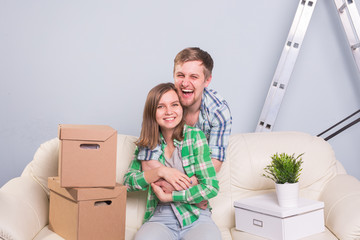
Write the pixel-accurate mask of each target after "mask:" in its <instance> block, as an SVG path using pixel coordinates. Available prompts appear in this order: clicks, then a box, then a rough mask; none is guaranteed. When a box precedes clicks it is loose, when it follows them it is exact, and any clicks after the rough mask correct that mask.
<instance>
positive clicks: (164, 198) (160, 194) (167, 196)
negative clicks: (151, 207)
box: [151, 183, 172, 202]
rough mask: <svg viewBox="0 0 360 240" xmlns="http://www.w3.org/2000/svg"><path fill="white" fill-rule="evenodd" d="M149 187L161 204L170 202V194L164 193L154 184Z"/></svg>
mask: <svg viewBox="0 0 360 240" xmlns="http://www.w3.org/2000/svg"><path fill="white" fill-rule="evenodd" d="M151 187H152V189H153V191H154V193H155V195H156V196H157V198H158V199H159V200H160V201H161V202H172V194H171V193H165V192H164V191H163V190H162V189H161V187H159V186H157V185H156V184H154V183H152V184H151Z"/></svg>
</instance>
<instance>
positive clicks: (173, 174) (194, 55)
mask: <svg viewBox="0 0 360 240" xmlns="http://www.w3.org/2000/svg"><path fill="white" fill-rule="evenodd" d="M212 69H213V60H212V58H211V56H210V55H209V54H208V53H207V52H205V51H203V50H201V49H200V48H186V49H184V50H182V51H181V52H179V53H178V54H177V56H176V57H175V60H174V73H173V74H174V83H175V84H173V83H162V84H159V85H157V86H155V87H154V88H152V89H151V90H150V92H149V93H148V96H147V99H146V102H145V107H144V113H143V122H142V128H141V133H140V137H139V139H138V140H137V142H136V145H137V148H136V151H135V156H134V160H133V161H132V162H131V164H130V166H129V169H128V171H127V173H126V174H125V176H124V184H125V185H126V186H127V190H128V191H137V190H147V191H148V194H147V203H146V212H145V216H144V224H143V225H142V226H141V228H140V229H139V231H138V232H137V234H136V236H135V239H138V240H142V239H146V240H147V239H154V240H155V239H174V240H176V239H221V234H220V231H219V229H218V228H217V226H216V225H215V223H214V222H213V220H212V219H211V207H210V206H209V204H208V200H209V199H210V198H213V197H215V196H216V195H217V193H218V191H219V184H218V180H217V179H216V172H218V171H219V170H220V168H221V164H222V162H223V161H224V160H225V151H226V147H227V145H228V140H229V136H230V133H231V124H232V118H231V114H230V110H229V107H228V105H227V103H226V101H225V100H224V99H222V98H221V97H220V96H219V95H218V94H217V93H216V92H215V91H213V90H210V89H208V88H207V87H208V85H209V84H210V82H211V78H212Z"/></svg>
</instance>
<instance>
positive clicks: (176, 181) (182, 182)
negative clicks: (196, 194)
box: [141, 160, 192, 191]
mask: <svg viewBox="0 0 360 240" xmlns="http://www.w3.org/2000/svg"><path fill="white" fill-rule="evenodd" d="M141 167H142V169H143V171H144V172H151V171H152V170H154V169H157V168H163V167H165V166H164V165H162V164H161V163H160V162H159V161H157V160H149V161H141ZM165 168H167V169H169V171H167V173H169V174H165V175H164V176H162V178H161V179H164V180H165V181H166V182H168V183H169V184H170V185H171V186H172V187H173V189H174V190H176V191H181V190H184V189H187V188H189V187H191V183H192V180H191V179H190V178H189V177H188V176H187V175H186V174H184V173H182V172H180V171H179V170H177V169H175V168H168V167H165ZM160 181H161V180H160Z"/></svg>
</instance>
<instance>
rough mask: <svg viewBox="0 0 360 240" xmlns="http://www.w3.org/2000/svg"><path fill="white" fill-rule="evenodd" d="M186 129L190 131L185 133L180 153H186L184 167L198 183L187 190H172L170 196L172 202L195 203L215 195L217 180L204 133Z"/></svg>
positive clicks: (217, 185) (216, 192) (217, 189)
mask: <svg viewBox="0 0 360 240" xmlns="http://www.w3.org/2000/svg"><path fill="white" fill-rule="evenodd" d="M188 129H189V130H190V131H186V133H185V139H184V145H183V150H182V154H184V155H187V153H188V154H189V156H190V157H189V158H187V159H186V160H183V163H184V166H186V165H188V166H187V167H184V169H185V171H186V172H187V174H188V175H189V176H192V175H193V174H195V176H196V177H197V179H198V181H199V184H198V185H196V186H193V187H191V188H189V189H187V190H183V191H174V192H173V193H172V197H173V201H174V202H184V203H189V204H195V203H199V202H201V201H203V200H208V199H210V198H213V197H215V196H216V195H217V194H218V191H219V181H218V180H217V179H216V172H215V168H214V166H213V164H212V161H211V156H210V150H209V145H208V144H207V140H206V137H205V134H204V133H203V132H202V131H200V130H198V129H195V128H190V127H189V128H188ZM189 134H190V135H189ZM187 161H188V162H187Z"/></svg>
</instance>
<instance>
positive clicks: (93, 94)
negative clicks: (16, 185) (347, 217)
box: [0, 0, 360, 186]
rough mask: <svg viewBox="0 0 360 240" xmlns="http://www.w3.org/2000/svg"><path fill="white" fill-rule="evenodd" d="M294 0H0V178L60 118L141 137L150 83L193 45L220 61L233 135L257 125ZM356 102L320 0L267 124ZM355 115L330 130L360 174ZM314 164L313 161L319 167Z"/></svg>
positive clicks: (299, 121) (340, 113)
mask: <svg viewBox="0 0 360 240" xmlns="http://www.w3.org/2000/svg"><path fill="white" fill-rule="evenodd" d="M298 3H299V1H298V0H275V1H268V0H258V1H238V0H232V1H231V0H227V1H215V0H210V1H209V0H197V1H193V0H184V1H168V0H155V1H146V0H142V1H130V0H129V1H127V0H126V1H125V0H122V1H115V0H105V1H89V0H86V1H85V0H75V1H60V0H53V1H48V0H38V1H28V0H2V1H0V34H1V36H0V83H1V86H0V112H1V118H0V161H1V167H0V186H2V185H3V184H4V183H6V182H7V181H8V180H9V179H11V178H13V177H16V176H19V175H20V174H21V172H22V170H23V169H24V167H25V166H26V164H28V163H29V162H30V161H31V160H32V157H33V155H34V153H35V151H36V149H37V148H38V147H39V145H40V144H41V143H43V142H45V141H47V140H49V139H51V138H54V137H56V136H57V125H58V124H59V123H72V124H106V125H110V126H112V127H113V128H115V129H117V130H118V132H119V133H122V134H129V135H134V136H138V134H139V131H140V125H141V115H142V109H143V104H144V101H145V97H146V94H147V92H148V91H149V89H150V88H151V87H153V86H154V85H156V84H157V83H160V82H165V81H172V62H173V58H174V56H175V55H176V53H177V52H178V51H180V50H181V49H183V48H185V47H188V46H199V47H201V48H203V49H205V50H207V51H208V52H209V53H211V55H212V56H213V58H214V60H215V69H214V72H213V81H212V83H211V85H210V86H211V87H212V88H214V89H216V90H218V91H219V92H220V93H221V95H223V96H224V97H225V98H226V99H227V100H228V102H229V104H230V106H231V110H232V114H233V130H232V131H233V133H244V132H253V131H254V130H255V128H256V124H257V121H258V119H259V116H260V113H261V110H262V107H263V104H264V101H265V98H266V94H267V92H268V89H269V85H270V82H271V80H272V77H273V75H274V72H275V69H276V66H277V63H278V60H279V58H280V55H281V51H282V48H283V46H284V43H285V40H286V37H287V35H288V32H289V29H290V26H291V23H292V20H293V17H294V15H295V11H296V9H297V5H298ZM359 108H360V78H359V74H358V72H357V69H356V66H355V64H354V61H353V59H352V55H351V53H350V50H349V47H348V44H347V39H346V37H345V34H344V33H343V29H342V25H341V23H340V20H339V18H338V16H337V13H336V9H335V6H334V3H333V1H331V0H322V1H321V0H320V1H318V3H317V6H316V9H315V12H314V14H313V18H312V20H311V24H310V26H309V28H308V32H307V35H306V37H305V40H304V43H303V46H302V49H301V52H300V54H299V58H298V61H297V64H296V67H295V69H294V72H293V75H292V79H291V81H290V85H289V87H288V89H287V93H286V95H285V98H284V102H283V104H282V106H281V110H280V112H279V115H278V119H277V122H276V124H275V128H274V131H289V130H294V131H303V132H307V133H310V134H312V135H317V134H318V133H320V132H321V131H323V130H325V129H326V128H328V127H330V126H331V125H333V124H335V123H336V122H338V121H340V120H341V119H343V118H344V117H346V116H347V115H349V114H351V113H353V112H355V111H356V110H357V109H359ZM359 134H360V124H357V125H355V126H354V127H352V128H350V129H348V130H347V131H345V132H343V133H341V134H340V135H338V136H337V137H335V138H333V139H331V140H329V143H330V144H331V145H332V146H333V148H334V150H335V153H336V156H337V158H338V159H339V160H340V161H341V162H342V163H343V165H344V166H345V168H346V170H347V171H348V172H349V174H351V175H354V176H356V177H357V178H358V179H360V159H359V156H360V148H359V144H358V142H359V140H358V138H359ZM314 171H315V170H314Z"/></svg>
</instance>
